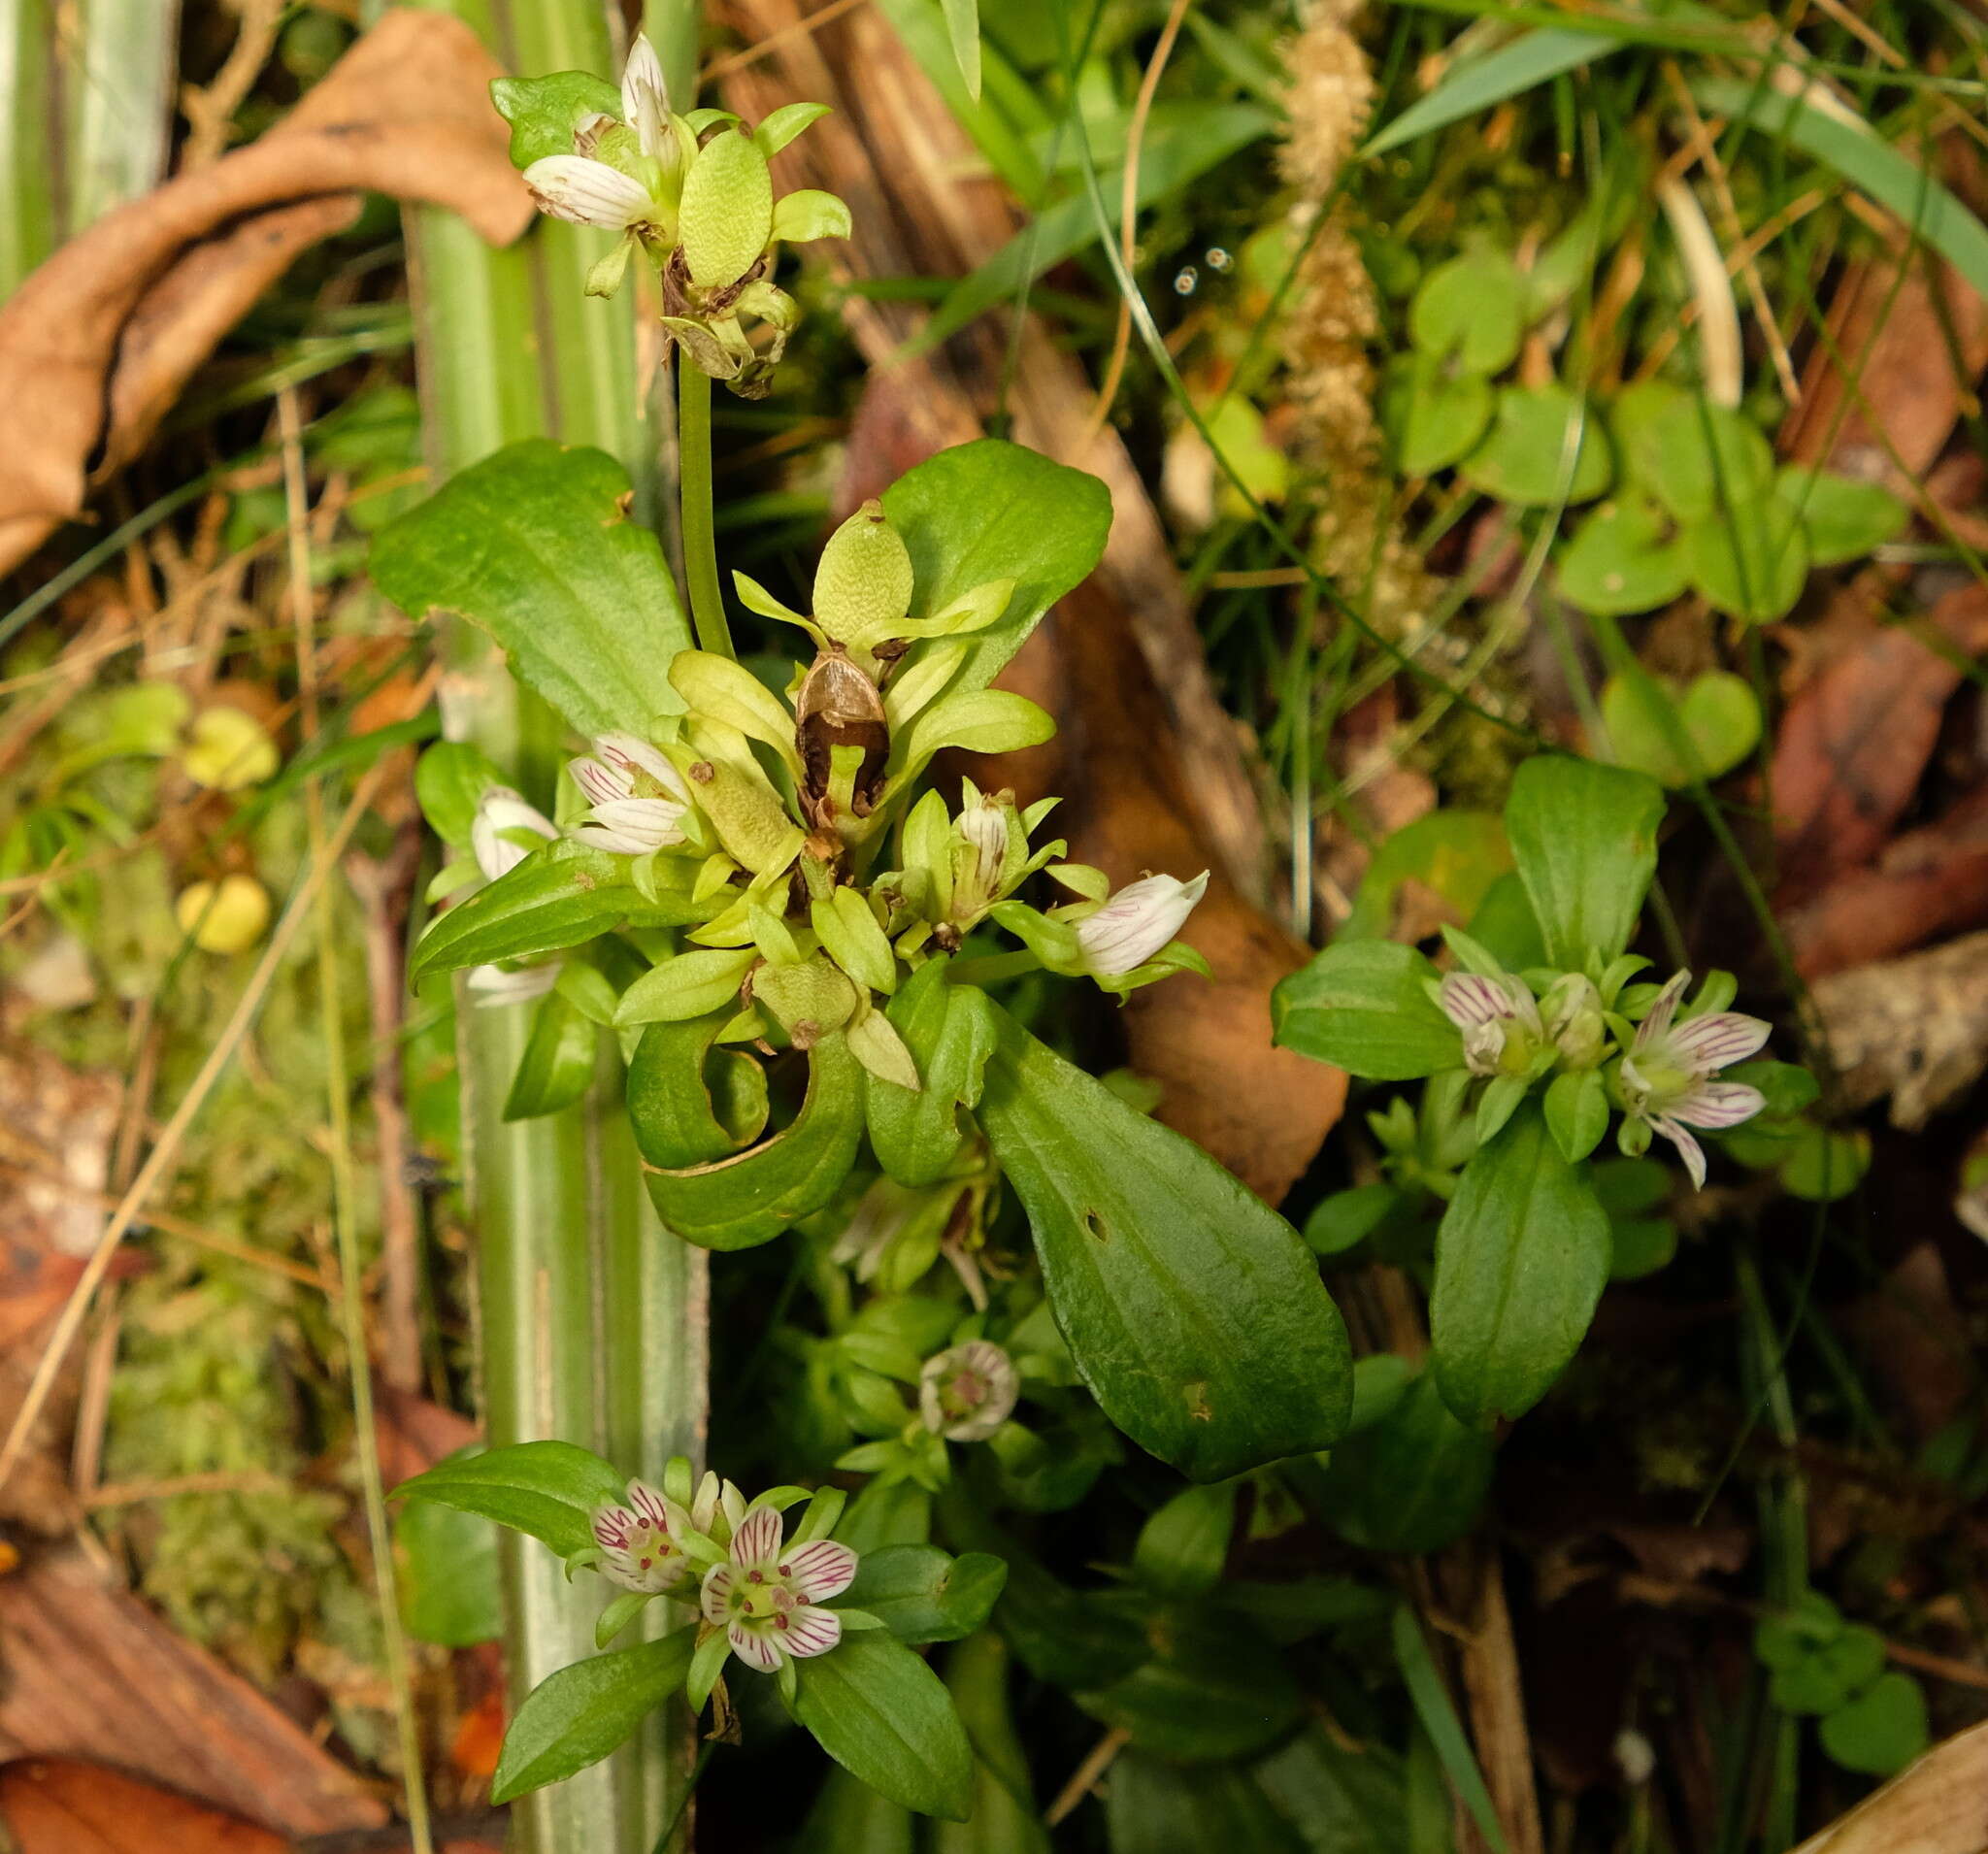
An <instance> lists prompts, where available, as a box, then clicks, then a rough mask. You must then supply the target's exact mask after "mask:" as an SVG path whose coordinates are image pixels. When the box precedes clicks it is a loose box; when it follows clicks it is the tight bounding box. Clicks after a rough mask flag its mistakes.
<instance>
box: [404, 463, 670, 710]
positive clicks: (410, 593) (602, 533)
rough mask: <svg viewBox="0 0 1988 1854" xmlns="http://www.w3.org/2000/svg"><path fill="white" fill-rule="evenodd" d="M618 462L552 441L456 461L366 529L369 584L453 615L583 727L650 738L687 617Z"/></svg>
mask: <svg viewBox="0 0 1988 1854" xmlns="http://www.w3.org/2000/svg"><path fill="white" fill-rule="evenodd" d="M631 494H632V490H631V488H630V485H629V481H628V473H627V472H626V471H625V470H623V469H622V468H621V466H620V465H619V464H618V463H616V462H615V461H614V460H613V458H612V457H610V456H609V455H608V454H607V453H606V452H605V451H600V450H589V449H571V450H570V449H567V448H566V447H563V446H560V445H556V444H553V443H552V442H551V441H550V440H549V439H546V438H532V439H527V440H526V441H525V442H524V443H522V444H515V445H508V446H506V447H505V448H504V449H502V450H500V451H498V452H496V453H495V454H494V455H493V456H489V457H486V458H484V459H483V461H482V462H481V463H478V464H473V465H471V466H470V468H469V469H467V470H464V471H460V472H458V473H457V474H456V475H455V476H454V477H452V478H450V479H449V480H448V481H447V483H446V484H445V485H444V486H443V487H442V488H441V489H440V490H439V491H437V493H436V494H434V495H432V496H430V497H429V498H428V500H427V501H426V502H424V503H422V504H421V505H420V507H419V508H417V509H412V510H410V511H409V512H408V513H406V514H404V515H402V516H401V517H400V518H399V519H398V520H397V521H393V522H391V523H389V524H388V525H387V526H386V527H384V528H382V529H381V531H380V533H379V534H378V535H377V536H376V537H375V538H374V542H373V553H372V560H371V568H372V574H373V580H374V583H375V584H376V585H377V586H379V588H380V590H381V592H382V593H384V594H385V595H386V597H387V598H389V599H391V600H392V601H393V603H394V604H395V605H397V606H399V607H400V608H401V609H402V611H404V612H407V613H409V615H410V616H412V617H415V618H425V617H427V616H429V615H430V614H431V613H433V612H460V613H461V614H462V615H463V616H464V617H466V618H468V619H469V620H470V621H471V622H472V623H474V624H478V625H480V626H481V627H482V628H483V629H484V630H486V631H488V632H489V633H490V635H491V636H492V637H494V638H495V639H496V640H497V642H498V643H499V644H500V645H502V646H504V648H505V650H506V651H507V652H508V653H509V655H510V658H511V664H512V667H513V669H514V670H515V671H516V673H517V675H518V676H519V678H520V679H523V680H524V681H526V682H528V683H530V684H531V686H532V687H533V688H535V689H537V690H538V692H539V693H540V694H541V695H543V696H544V697H545V698H546V699H547V701H548V702H550V703H551V704H552V706H553V707H554V708H556V709H557V710H558V711H559V712H561V713H562V714H564V715H565V716H566V718H567V720H568V721H570V722H571V723H572V724H573V725H574V726H575V727H576V728H578V729H579V730H580V733H582V734H590V735H591V734H604V733H609V732H613V731H614V730H620V731H623V732H626V733H630V734H635V735H639V736H644V737H646V736H648V735H649V734H650V733H651V732H652V730H653V727H654V724H655V720H656V717H657V716H658V715H663V714H677V713H680V712H682V708H683V702H682V698H681V697H679V695H678V693H677V691H676V690H675V689H674V688H672V687H671V686H670V679H669V667H670V660H671V658H672V657H674V656H675V655H676V654H677V652H678V651H679V650H683V649H688V648H689V647H690V643H691V637H690V627H689V626H688V624H687V623H685V621H684V618H683V612H682V610H681V608H680V607H679V605H678V603H677V588H676V582H675V581H674V580H673V579H671V577H670V570H669V568H668V567H667V566H666V565H665V564H664V562H663V552H662V546H661V545H660V544H659V543H658V542H657V540H656V538H655V536H654V535H653V534H651V533H650V532H649V530H648V529H646V528H645V527H643V526H642V525H641V524H640V523H638V522H635V521H631V520H630V519H629V518H628V515H627V499H628V497H629V496H630V495H631Z"/></svg>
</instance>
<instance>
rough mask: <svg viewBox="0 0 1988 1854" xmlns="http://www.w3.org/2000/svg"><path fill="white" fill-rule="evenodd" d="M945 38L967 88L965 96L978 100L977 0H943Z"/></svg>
mask: <svg viewBox="0 0 1988 1854" xmlns="http://www.w3.org/2000/svg"><path fill="white" fill-rule="evenodd" d="M943 4H944V8H945V34H946V37H947V38H949V39H950V40H951V41H952V55H953V59H954V61H955V62H956V63H957V64H958V65H959V74H960V77H961V79H962V80H963V81H964V82H965V83H966V86H967V95H969V96H970V97H972V98H973V99H974V101H975V102H976V103H977V102H979V100H980V0H943Z"/></svg>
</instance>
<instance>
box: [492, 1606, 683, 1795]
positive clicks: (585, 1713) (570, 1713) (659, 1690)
mask: <svg viewBox="0 0 1988 1854" xmlns="http://www.w3.org/2000/svg"><path fill="white" fill-rule="evenodd" d="M696 1641H697V1625H696V1624H695V1623H692V1624H691V1625H690V1627H688V1628H687V1629H679V1630H678V1631H677V1632H676V1633H675V1634H674V1635H667V1636H665V1637H664V1638H663V1639H661V1640H660V1641H644V1642H640V1643H638V1644H637V1645H636V1646H635V1647H633V1648H616V1649H615V1650H614V1651H613V1653H611V1654H596V1655H589V1656H588V1657H587V1658H586V1659H585V1660H584V1661H576V1662H575V1663H574V1664H573V1665H572V1666H571V1667H568V1668H561V1669H560V1670H559V1671H558V1672H556V1673H552V1674H548V1675H547V1677H546V1678H545V1679H543V1680H541V1681H540V1682H539V1684H538V1685H537V1686H535V1687H534V1688H533V1689H532V1690H531V1692H530V1693H528V1694H527V1695H526V1696H525V1701H524V1704H523V1705H521V1706H519V1707H518V1709H517V1716H516V1717H515V1718H514V1719H513V1720H512V1722H511V1729H510V1730H509V1731H508V1732H506V1733H505V1735H504V1749H503V1751H502V1752H501V1753H500V1754H499V1756H498V1759H497V1773H496V1775H495V1776H493V1777H492V1778H491V1779H490V1801H491V1802H492V1803H509V1802H510V1801H512V1799H513V1798H514V1797H519V1796H524V1795H526V1794H528V1793H529V1792H530V1791H532V1790H538V1789H543V1788H544V1787H545V1786H546V1785H547V1783H556V1782H558V1781H559V1780H560V1778H561V1777H568V1776H571V1775H572V1774H573V1773H574V1772H575V1771H583V1770H585V1769H586V1767H587V1766H588V1765H589V1764H598V1763H599V1762H600V1761H601V1760H602V1759H603V1758H604V1757H606V1756H607V1755H608V1753H609V1752H610V1751H612V1750H613V1749H614V1748H615V1747H616V1746H617V1745H619V1744H621V1743H623V1742H625V1741H626V1739H627V1738H628V1737H629V1735H630V1734H631V1733H632V1732H633V1731H634V1730H635V1728H636V1727H637V1726H639V1725H640V1724H641V1723H642V1722H643V1720H644V1719H646V1718H647V1717H648V1715H649V1714H650V1713H651V1712H653V1711H654V1710H655V1709H656V1707H657V1706H659V1705H662V1704H663V1702H664V1701H665V1700H667V1699H668V1698H669V1697H670V1695H671V1694H673V1693H675V1692H676V1691H677V1689H678V1688H679V1687H680V1686H681V1685H682V1684H683V1677H684V1675H685V1674H687V1673H688V1672H690V1655H691V1650H692V1649H693V1648H694V1647H695V1645H696Z"/></svg>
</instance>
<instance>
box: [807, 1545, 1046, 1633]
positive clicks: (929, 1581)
mask: <svg viewBox="0 0 1988 1854" xmlns="http://www.w3.org/2000/svg"><path fill="white" fill-rule="evenodd" d="M1007 1581H1008V1567H1007V1566H1006V1565H1005V1564H1003V1563H1002V1561H1001V1560H1000V1559H999V1558H995V1557H992V1556H990V1555H989V1554H988V1553H986V1552H984V1551H969V1552H964V1553H962V1554H961V1555H960V1556H959V1557H957V1558H954V1557H952V1556H951V1555H950V1554H949V1553H946V1552H944V1551H941V1550H940V1549H939V1547H938V1546H937V1545H885V1546H883V1547H882V1548H881V1549H880V1550H878V1551H866V1552H865V1553H864V1554H863V1556H862V1559H861V1560H860V1562H859V1563H858V1564H857V1566H856V1580H855V1582H854V1583H852V1584H850V1585H849V1587H848V1589H847V1590H846V1591H845V1592H844V1593H843V1595H842V1596H840V1597H838V1598H837V1599H836V1600H835V1602H834V1604H832V1605H831V1607H832V1608H844V1607H846V1608H850V1609H867V1610H868V1611H869V1612H870V1613H871V1614H872V1615H873V1616H875V1617H877V1618H878V1621H880V1622H881V1623H882V1624H883V1626H884V1627H885V1628H886V1629H888V1630H889V1631H890V1633H891V1634H892V1635H894V1636H896V1637H897V1639H899V1640H900V1641H908V1642H911V1644H912V1645H913V1646H915V1645H917V1644H918V1643H920V1642H925V1641H964V1640H965V1639H966V1638H967V1637H968V1636H970V1635H972V1634H973V1633H974V1632H975V1630H977V1629H978V1628H980V1627H982V1626H983V1625H984V1624H985V1622H986V1620H987V1618H988V1616H989V1615H990V1614H992V1613H993V1609H994V1604H995V1601H996V1599H997V1598H999V1597H1000V1595H1001V1590H1002V1586H1003V1585H1004V1584H1005V1583H1007Z"/></svg>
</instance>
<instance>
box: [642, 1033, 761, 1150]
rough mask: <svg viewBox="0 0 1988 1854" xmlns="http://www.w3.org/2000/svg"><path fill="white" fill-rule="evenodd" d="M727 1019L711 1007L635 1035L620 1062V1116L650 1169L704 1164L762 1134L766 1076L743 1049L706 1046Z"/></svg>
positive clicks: (714, 1041) (714, 1037)
mask: <svg viewBox="0 0 1988 1854" xmlns="http://www.w3.org/2000/svg"><path fill="white" fill-rule="evenodd" d="M732 1015H733V1013H732V1011H731V1010H729V1009H727V1010H714V1011H712V1013H711V1014H710V1015H709V1016H706V1017H697V1018H693V1019H691V1020H690V1021H689V1022H686V1023H653V1024H650V1025H649V1026H648V1028H647V1029H646V1030H645V1031H644V1032H643V1033H642V1041H641V1042H640V1043H637V1044H636V1045H635V1053H634V1055H633V1056H631V1057H630V1058H629V1062H628V1083H627V1100H628V1119H629V1124H630V1126H631V1127H632V1128H633V1129H634V1132H635V1143H636V1145H637V1146H638V1147H639V1148H640V1149H641V1152H642V1156H643V1157H644V1158H645V1159H646V1160H647V1161H648V1162H649V1164H650V1165H656V1166H662V1167H664V1168H666V1169H669V1168H675V1169H679V1170H680V1169H682V1168H684V1167H686V1166H698V1165H706V1164H709V1163H710V1162H711V1161H712V1160H713V1159H722V1158H726V1157H728V1156H729V1155H730V1154H732V1153H734V1152H737V1151H738V1150H739V1148H740V1147H741V1146H744V1145H746V1144H748V1143H749V1142H752V1141H754V1140H756V1139H758V1138H759V1136H760V1134H761V1133H763V1132H764V1131H765V1129H766V1121H767V1112H768V1104H767V1089H766V1071H765V1070H764V1069H763V1068H762V1067H761V1066H760V1065H759V1063H758V1062H756V1061H755V1060H754V1059H753V1058H752V1057H751V1056H749V1055H747V1054H746V1051H745V1050H743V1049H718V1050H716V1051H715V1052H713V1049H712V1044H713V1043H716V1042H717V1039H718V1036H719V1034H720V1033H721V1032H722V1031H723V1029H724V1027H725V1026H726V1024H727V1023H729V1022H730V1021H731V1019H732Z"/></svg>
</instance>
